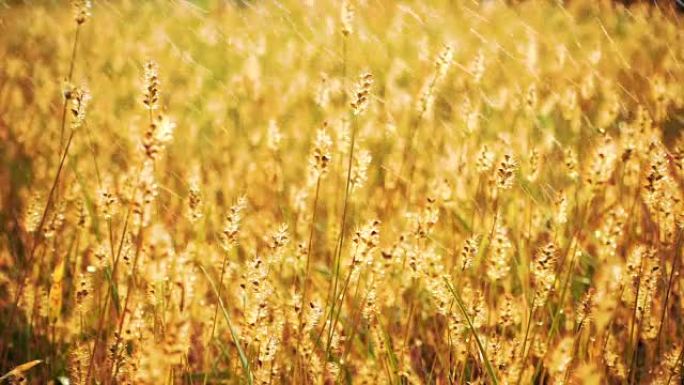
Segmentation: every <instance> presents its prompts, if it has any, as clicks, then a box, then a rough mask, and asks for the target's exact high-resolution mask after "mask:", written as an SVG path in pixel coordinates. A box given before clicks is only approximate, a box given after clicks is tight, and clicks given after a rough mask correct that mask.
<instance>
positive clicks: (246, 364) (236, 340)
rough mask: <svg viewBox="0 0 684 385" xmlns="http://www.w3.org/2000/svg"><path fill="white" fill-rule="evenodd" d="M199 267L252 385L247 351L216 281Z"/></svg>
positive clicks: (248, 380)
mask: <svg viewBox="0 0 684 385" xmlns="http://www.w3.org/2000/svg"><path fill="white" fill-rule="evenodd" d="M197 265H198V266H199V268H200V269H201V270H202V273H204V276H205V277H207V281H209V284H210V285H211V289H212V290H213V291H214V294H216V298H217V300H218V304H219V307H220V308H221V312H222V313H223V318H225V319H226V323H227V324H228V329H230V336H231V337H232V339H233V343H235V346H236V347H237V350H238V355H239V356H240V363H241V364H242V370H243V371H244V372H245V377H247V382H248V383H249V385H252V384H253V383H254V379H253V377H252V370H251V369H250V367H249V361H247V356H246V355H245V351H244V350H242V346H240V339H239V338H238V335H237V333H236V332H235V329H234V328H233V323H232V322H231V320H230V315H229V314H228V311H226V307H225V306H223V300H221V297H219V295H218V290H217V289H216V285H215V284H214V281H213V280H212V279H211V276H209V273H207V270H206V269H205V268H204V266H202V265H201V264H200V263H197Z"/></svg>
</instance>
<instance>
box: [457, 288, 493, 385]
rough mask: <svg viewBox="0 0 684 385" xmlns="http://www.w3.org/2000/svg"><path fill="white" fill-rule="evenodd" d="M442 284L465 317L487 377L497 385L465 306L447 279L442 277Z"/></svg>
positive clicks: (490, 364)
mask: <svg viewBox="0 0 684 385" xmlns="http://www.w3.org/2000/svg"><path fill="white" fill-rule="evenodd" d="M444 282H445V283H446V285H447V287H448V288H449V291H451V294H452V295H453V296H454V298H455V299H456V304H457V305H458V308H459V309H461V313H463V316H464V317H465V319H466V321H467V322H468V329H470V332H471V333H472V334H473V336H474V337H475V342H477V348H478V350H480V354H481V355H482V360H483V361H484V364H485V368H486V369H487V374H488V375H489V378H491V380H492V384H494V385H498V384H499V381H498V380H497V378H496V374H495V373H494V368H493V367H492V363H491V362H489V359H488V358H487V352H485V349H484V347H483V346H482V342H480V337H479V336H478V335H477V332H476V331H475V328H474V327H473V324H472V322H470V317H469V316H468V313H467V312H466V309H465V306H463V301H461V297H460V296H459V295H458V293H456V291H455V290H454V288H453V286H451V282H449V279H448V278H446V277H444Z"/></svg>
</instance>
